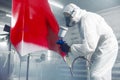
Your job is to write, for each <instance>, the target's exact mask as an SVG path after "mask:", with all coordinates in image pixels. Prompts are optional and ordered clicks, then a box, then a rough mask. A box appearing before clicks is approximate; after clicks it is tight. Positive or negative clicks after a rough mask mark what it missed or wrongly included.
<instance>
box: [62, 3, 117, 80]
mask: <svg viewBox="0 0 120 80" xmlns="http://www.w3.org/2000/svg"><path fill="white" fill-rule="evenodd" d="M63 14H64V17H65V21H66V26H67V27H68V32H67V34H66V36H65V37H66V39H68V40H66V39H65V38H64V40H65V41H66V43H67V44H65V45H61V46H60V48H61V50H62V51H63V52H68V55H69V54H73V55H75V56H89V55H91V57H90V61H91V65H90V80H111V73H112V72H111V71H112V68H113V65H114V63H115V60H116V58H117V53H118V42H117V39H116V37H115V35H114V33H113V30H112V29H111V27H110V26H109V25H108V24H107V23H106V22H105V20H104V19H103V18H102V17H101V16H100V15H97V14H95V13H92V12H87V11H86V10H82V9H80V8H79V7H78V6H76V5H75V4H73V3H70V4H68V5H67V6H65V8H64V9H63Z"/></svg>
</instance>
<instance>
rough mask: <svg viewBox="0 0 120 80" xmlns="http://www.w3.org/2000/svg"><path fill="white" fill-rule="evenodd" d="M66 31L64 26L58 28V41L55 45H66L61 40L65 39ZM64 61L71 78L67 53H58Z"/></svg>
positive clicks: (70, 64)
mask: <svg viewBox="0 0 120 80" xmlns="http://www.w3.org/2000/svg"><path fill="white" fill-rule="evenodd" d="M67 31H68V28H67V27H64V26H61V27H60V31H59V34H58V36H59V40H58V41H57V42H56V43H57V44H59V45H61V46H62V45H64V44H67V43H66V42H65V41H64V40H63V38H64V37H65V35H66V33H67ZM60 54H61V55H62V57H63V59H64V61H65V62H66V63H67V65H68V66H69V68H70V72H71V75H72V76H73V72H72V61H71V60H70V58H69V56H68V53H67V52H61V53H60Z"/></svg>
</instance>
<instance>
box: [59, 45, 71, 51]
mask: <svg viewBox="0 0 120 80" xmlns="http://www.w3.org/2000/svg"><path fill="white" fill-rule="evenodd" d="M60 49H61V50H62V51H63V52H65V53H68V52H69V49H70V46H69V45H68V44H67V43H64V44H62V45H60Z"/></svg>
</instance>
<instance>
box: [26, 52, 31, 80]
mask: <svg viewBox="0 0 120 80" xmlns="http://www.w3.org/2000/svg"><path fill="white" fill-rule="evenodd" d="M29 62H30V54H28V56H27V73H26V80H28V77H29Z"/></svg>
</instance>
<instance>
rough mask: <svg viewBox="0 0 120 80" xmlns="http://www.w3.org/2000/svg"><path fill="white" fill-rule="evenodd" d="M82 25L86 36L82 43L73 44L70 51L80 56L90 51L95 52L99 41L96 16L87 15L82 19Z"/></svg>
mask: <svg viewBox="0 0 120 80" xmlns="http://www.w3.org/2000/svg"><path fill="white" fill-rule="evenodd" d="M81 21H82V22H81V27H82V29H83V35H84V38H83V40H82V44H73V45H72V46H71V48H70V51H71V52H72V53H73V54H79V55H80V56H86V55H87V54H89V53H93V52H94V51H95V49H96V47H97V43H98V41H99V31H97V30H98V29H97V25H98V23H99V22H97V20H96V18H95V17H93V18H91V16H90V17H86V18H84V19H83V20H81Z"/></svg>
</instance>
